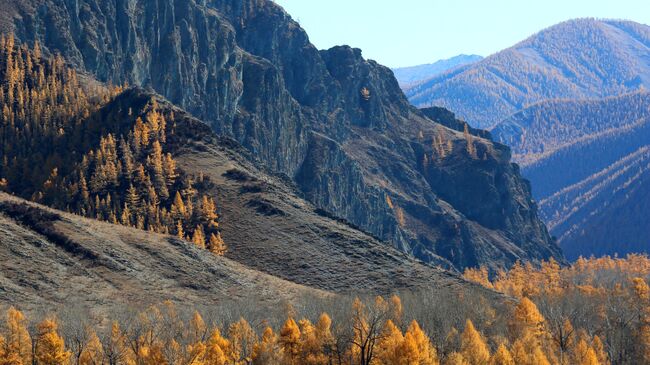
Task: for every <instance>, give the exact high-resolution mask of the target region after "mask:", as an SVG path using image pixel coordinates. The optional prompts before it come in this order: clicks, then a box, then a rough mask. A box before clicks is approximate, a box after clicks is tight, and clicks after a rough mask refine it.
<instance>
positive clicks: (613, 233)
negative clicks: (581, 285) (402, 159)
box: [404, 19, 650, 259]
mask: <svg viewBox="0 0 650 365" xmlns="http://www.w3.org/2000/svg"><path fill="white" fill-rule="evenodd" d="M649 71H650V27H648V26H647V25H643V24H638V23H634V22H630V21H618V20H596V19H578V20H571V21H567V22H564V23H560V24H558V25H555V26H552V27H550V28H548V29H545V30H542V31H541V32H539V33H537V34H535V35H533V36H532V37H530V38H528V39H526V40H524V41H522V42H520V43H518V44H516V45H514V46H513V47H511V48H508V49H506V50H503V51H501V52H498V53H496V54H494V55H492V56H490V57H487V58H486V59H484V60H482V61H479V62H476V63H474V64H470V65H465V66H462V67H458V68H456V69H454V70H450V71H448V72H445V73H443V74H439V75H437V76H433V77H431V78H429V80H428V81H426V82H423V83H420V84H418V85H408V86H405V87H404V89H405V92H406V94H407V96H408V97H409V100H410V101H411V102H412V103H414V104H415V105H418V106H420V107H428V106H430V105H436V106H437V107H436V108H439V107H440V106H444V107H448V108H450V109H452V110H453V111H454V112H455V113H456V114H457V115H459V118H460V119H464V120H467V121H468V122H469V124H470V125H473V126H478V127H483V128H488V127H489V128H490V132H491V135H492V136H493V137H494V139H495V141H498V142H500V143H503V144H506V145H508V146H510V147H511V148H512V151H513V160H514V161H515V162H517V163H518V164H519V165H520V166H521V168H522V174H523V175H524V176H525V177H526V178H528V179H530V181H531V183H532V186H533V189H532V191H533V196H534V198H535V199H536V200H538V201H539V206H540V211H541V216H542V218H543V219H544V221H545V222H546V223H547V225H548V227H549V230H550V232H551V234H552V235H553V236H555V237H557V239H558V242H559V243H560V245H561V246H562V248H563V250H564V252H565V253H566V255H567V257H568V258H570V259H575V258H577V257H578V256H580V255H582V256H591V255H596V256H600V255H604V254H610V255H614V254H619V255H624V254H627V253H631V252H648V247H650V238H649V237H648V236H647V234H646V232H645V231H644V230H643V229H639V227H642V226H643V225H644V224H643V223H642V222H640V221H639V219H640V218H638V217H642V216H645V215H646V214H647V213H648V212H647V211H646V209H644V208H643V207H644V206H646V205H647V204H644V203H643V202H647V198H645V197H646V196H647V194H646V191H647V187H646V182H645V173H644V171H645V170H646V165H645V163H644V161H645V149H646V148H647V142H646V141H647V138H648V136H647V133H646V127H645V126H646V122H647V119H648V116H649V115H650V98H649V95H648V93H647V92H646V91H645V88H646V87H647V86H648V81H649V80H650V72H649ZM422 110H423V111H426V110H431V108H423V109H422Z"/></svg>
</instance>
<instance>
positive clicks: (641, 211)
mask: <svg viewBox="0 0 650 365" xmlns="http://www.w3.org/2000/svg"><path fill="white" fill-rule="evenodd" d="M492 134H493V137H494V138H495V140H497V141H500V142H502V143H506V144H508V145H510V146H512V148H513V152H514V156H515V160H518V161H519V162H521V163H523V168H522V173H523V174H524V176H526V177H527V178H528V179H530V180H531V182H532V185H533V195H534V196H535V198H536V199H538V200H539V205H540V210H541V215H542V218H543V219H544V220H545V221H546V222H547V224H548V226H549V229H550V231H551V234H553V235H555V236H557V237H558V240H559V243H560V245H561V246H562V247H563V250H564V251H565V253H566V254H567V256H568V257H569V258H576V257H578V256H579V255H583V256H590V255H592V254H594V255H604V254H610V255H613V254H619V255H624V254H627V253H630V252H646V253H647V252H650V234H648V232H647V229H645V227H647V223H645V222H644V221H643V220H644V219H645V217H647V216H648V215H650V174H649V170H648V169H649V168H650V165H649V157H650V156H649V155H648V150H650V93H648V92H644V91H642V92H637V93H632V94H626V95H622V96H618V97H609V98H605V99H597V100H584V101H576V100H564V101H560V100H558V101H547V102H541V103H538V104H535V105H532V106H530V107H529V108H526V109H524V110H522V111H520V112H518V113H516V114H514V115H513V116H512V117H510V118H508V119H507V120H505V121H503V122H502V123H500V124H499V125H497V127H496V128H494V129H493V130H492Z"/></svg>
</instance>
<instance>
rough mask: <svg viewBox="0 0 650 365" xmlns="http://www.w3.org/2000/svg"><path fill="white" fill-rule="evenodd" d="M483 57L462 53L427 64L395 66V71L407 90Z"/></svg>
mask: <svg viewBox="0 0 650 365" xmlns="http://www.w3.org/2000/svg"><path fill="white" fill-rule="evenodd" d="M482 59H483V57H481V56H479V55H465V54H461V55H458V56H454V57H452V58H448V59H445V60H439V61H436V62H434V63H429V64H426V65H418V66H410V67H399V68H394V69H393V73H394V74H395V78H396V79H397V82H398V83H399V86H400V87H401V88H402V89H405V90H406V89H408V88H410V87H413V86H415V85H417V84H419V83H421V82H424V81H427V80H428V79H430V78H432V77H435V76H438V75H440V74H441V73H443V72H445V71H449V70H451V69H454V68H456V67H460V66H465V65H468V64H471V63H475V62H478V61H480V60H482Z"/></svg>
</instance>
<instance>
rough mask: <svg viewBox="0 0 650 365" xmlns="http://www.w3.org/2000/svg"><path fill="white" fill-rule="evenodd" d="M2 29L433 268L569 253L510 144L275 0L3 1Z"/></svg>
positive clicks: (500, 263) (494, 263)
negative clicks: (221, 140) (171, 117)
mask: <svg viewBox="0 0 650 365" xmlns="http://www.w3.org/2000/svg"><path fill="white" fill-rule="evenodd" d="M2 7H3V9H5V11H3V12H2V14H1V15H0V17H2V18H3V19H0V25H1V26H2V27H3V30H4V31H13V32H14V33H15V34H16V36H17V38H18V39H19V40H20V41H25V42H28V43H31V42H34V41H36V40H38V41H39V42H40V44H41V45H42V46H43V48H44V50H45V51H46V52H51V53H54V52H58V53H61V54H62V55H63V56H64V57H65V59H66V60H67V61H68V62H70V63H71V64H72V65H74V66H76V67H77V68H78V69H80V70H85V71H87V72H89V73H91V74H92V75H94V76H95V77H96V78H98V79H99V80H101V81H106V82H113V83H124V82H128V83H129V84H136V85H140V86H144V87H149V88H152V89H153V90H155V91H156V92H158V93H160V94H162V95H163V96H165V97H166V98H168V99H169V100H170V101H172V102H173V103H175V104H177V105H178V106H180V107H182V108H184V109H186V110H188V111H190V112H191V113H193V114H194V115H195V116H197V117H199V118H200V119H202V120H205V121H206V122H209V123H210V124H211V125H212V127H213V129H214V130H215V131H217V132H218V133H220V134H222V135H225V136H229V137H232V138H234V139H235V140H237V141H238V142H239V143H241V144H242V145H243V146H244V147H245V148H247V149H248V150H249V151H250V152H251V153H252V154H251V155H252V156H255V157H256V158H257V159H259V161H261V162H262V163H263V164H264V165H266V166H267V167H268V168H270V169H271V170H272V171H275V172H278V173H282V174H286V175H287V176H289V177H290V178H292V179H293V180H294V181H295V183H296V185H297V186H298V187H299V189H300V190H301V191H302V192H303V193H304V195H305V196H306V197H307V198H308V199H309V200H310V201H311V202H313V203H314V204H315V205H316V206H317V207H319V208H321V209H323V210H325V211H329V212H331V213H333V214H335V215H337V216H340V217H343V218H345V219H347V220H348V221H350V222H352V223H354V224H355V225H357V226H359V227H361V228H362V229H364V230H366V231H368V232H370V233H372V234H374V235H376V236H378V237H379V238H381V239H382V240H385V241H388V242H390V243H392V244H393V245H394V246H396V247H399V248H400V249H402V250H403V251H405V252H409V253H412V254H414V255H415V256H416V257H418V258H420V259H423V260H425V261H430V262H436V263H440V262H439V260H438V259H436V258H437V257H438V256H442V257H444V258H446V259H447V260H448V264H450V265H453V266H454V267H456V268H459V269H460V268H463V267H466V266H474V265H479V264H484V265H488V266H490V267H491V268H494V269H496V268H498V267H501V266H506V265H509V264H511V263H513V262H514V261H516V260H519V259H521V260H533V261H534V260H539V259H544V258H548V257H551V256H553V257H555V258H556V259H559V260H562V254H561V252H560V250H559V248H558V247H557V245H556V244H555V243H554V242H552V240H551V239H550V237H549V235H548V233H547V231H546V228H545V227H544V225H543V224H542V223H541V222H540V221H539V219H538V217H537V212H536V206H535V203H534V202H533V201H532V200H531V197H530V188H529V186H528V183H527V182H525V181H524V180H523V179H522V178H521V177H520V175H519V172H518V169H517V167H516V166H514V165H511V164H510V162H509V159H510V152H509V150H508V149H507V148H505V147H503V146H501V145H498V144H495V143H492V142H491V141H489V140H487V139H484V138H481V137H477V136H474V135H472V134H471V133H470V134H466V135H463V133H462V132H459V131H456V130H452V129H449V128H447V127H444V126H442V125H441V124H438V123H435V122H434V121H432V120H431V119H429V118H428V117H426V116H425V115H424V114H422V113H421V112H420V111H418V110H416V109H414V108H413V107H411V106H410V105H409V103H408V101H407V100H406V98H405V97H404V95H403V94H402V92H401V91H400V89H399V86H398V84H397V81H396V80H395V78H394V77H393V74H392V72H391V71H390V70H389V69H388V68H385V67H383V66H381V65H378V64H377V63H375V62H373V61H368V60H365V59H363V57H362V56H361V51H360V50H358V49H352V48H349V47H335V48H333V49H330V50H326V51H318V50H317V49H316V48H315V47H313V46H312V45H311V44H310V43H309V39H308V37H307V35H306V33H305V32H304V31H303V30H302V29H301V28H300V26H299V25H298V24H297V23H296V22H294V21H293V20H292V19H291V17H290V16H289V15H287V14H286V13H285V12H284V10H282V8H280V7H279V6H277V5H275V4H274V3H272V2H270V1H266V0H199V1H193V0H189V1H188V0H155V1H152V0H148V1H145V0H129V1H119V2H114V1H107V0H64V1H53V0H29V1H24V0H21V1H19V0H3V3H2Z"/></svg>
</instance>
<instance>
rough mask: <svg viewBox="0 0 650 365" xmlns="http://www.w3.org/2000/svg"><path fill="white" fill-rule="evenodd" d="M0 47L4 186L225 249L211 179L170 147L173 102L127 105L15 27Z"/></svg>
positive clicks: (115, 90) (0, 180) (0, 177)
mask: <svg viewBox="0 0 650 365" xmlns="http://www.w3.org/2000/svg"><path fill="white" fill-rule="evenodd" d="M0 48H1V52H2V63H0V78H1V79H2V81H3V82H2V87H0V101H1V103H2V106H1V107H2V123H0V136H1V138H2V142H3V143H2V150H1V151H0V159H1V161H2V165H1V166H0V184H1V185H2V189H3V190H6V191H7V192H11V193H13V194H16V195H18V196H20V197H23V198H26V199H30V200H32V201H35V202H39V203H43V204H46V205H49V206H51V207H54V208H57V209H61V210H64V211H70V212H73V213H76V214H80V215H83V216H86V217H91V218H96V219H99V220H103V221H109V222H112V223H116V224H123V225H126V226H132V227H137V228H140V229H143V230H149V231H153V232H159V233H167V234H174V235H177V236H178V237H180V238H182V239H186V240H188V241H189V240H191V241H192V242H194V243H195V244H197V245H199V246H201V247H207V248H209V249H210V250H211V251H212V252H214V253H217V254H221V255H222V254H224V253H225V250H226V248H225V244H224V242H223V240H222V239H221V235H220V232H219V227H218V215H217V206H216V203H215V201H214V199H213V198H212V197H210V196H208V195H205V194H202V192H203V191H205V190H206V188H207V187H209V185H210V182H209V180H207V179H205V178H204V177H203V176H190V175H188V174H185V173H184V172H183V171H182V170H181V169H179V168H178V167H177V166H176V162H175V161H174V159H173V157H172V155H171V153H170V152H169V151H168V148H167V144H166V142H167V139H168V138H173V135H174V128H175V124H174V123H175V122H174V114H173V112H170V113H167V114H166V113H165V112H164V111H162V110H160V109H159V108H158V104H157V102H156V100H154V99H152V100H150V101H148V102H146V103H144V104H138V105H130V104H129V100H125V98H121V97H120V94H121V93H122V91H123V88H121V87H107V88H105V87H102V86H97V84H93V83H91V82H88V83H86V85H85V84H84V83H83V82H82V81H80V78H79V77H78V75H77V74H76V72H75V71H74V70H73V69H71V68H69V67H67V66H66V65H65V64H64V61H63V59H62V58H61V57H58V56H56V57H52V58H45V57H43V56H42V55H41V51H40V47H39V45H38V43H36V44H35V46H34V48H33V49H29V48H27V47H26V46H25V45H16V44H15V41H14V38H13V36H12V35H9V36H7V37H5V36H3V37H2V38H1V39H0ZM89 85H90V86H89ZM93 85H94V86H93Z"/></svg>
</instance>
